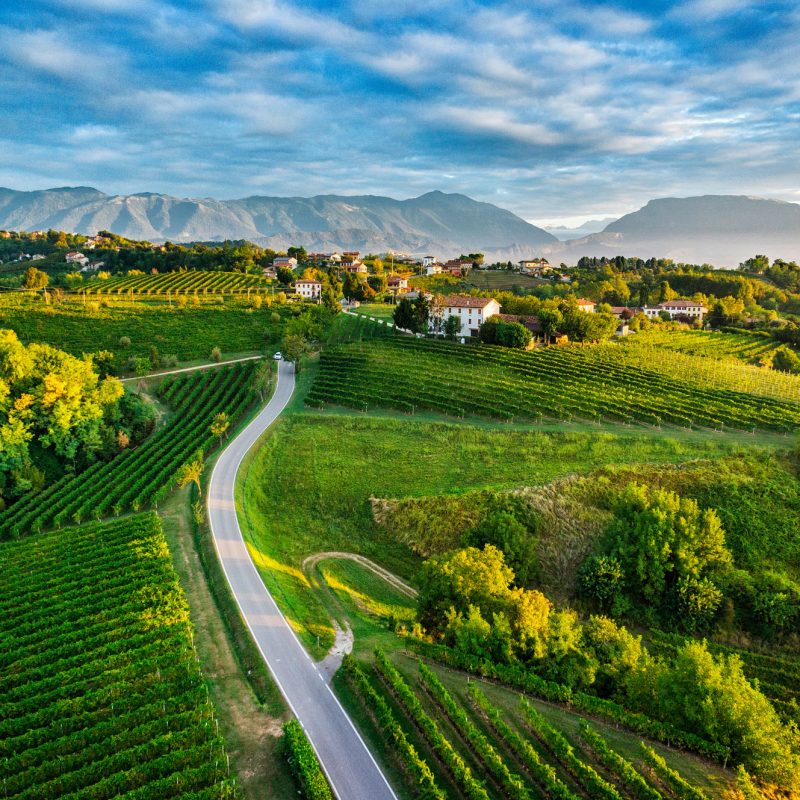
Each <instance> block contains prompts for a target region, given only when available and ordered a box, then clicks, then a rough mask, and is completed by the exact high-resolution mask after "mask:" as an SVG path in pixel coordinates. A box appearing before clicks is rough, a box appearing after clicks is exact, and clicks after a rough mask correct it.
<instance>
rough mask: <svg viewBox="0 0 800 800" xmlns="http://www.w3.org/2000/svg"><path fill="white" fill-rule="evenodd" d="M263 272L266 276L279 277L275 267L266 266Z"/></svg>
mask: <svg viewBox="0 0 800 800" xmlns="http://www.w3.org/2000/svg"><path fill="white" fill-rule="evenodd" d="M261 274H262V275H263V276H264V277H265V278H277V277H278V273H277V271H276V270H275V269H274V268H273V267H264V268H263V269H262V270H261Z"/></svg>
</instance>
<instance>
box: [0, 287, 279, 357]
mask: <svg viewBox="0 0 800 800" xmlns="http://www.w3.org/2000/svg"><path fill="white" fill-rule="evenodd" d="M276 310H278V309H277V308H267V307H266V306H264V307H263V308H260V309H256V308H254V307H253V305H252V303H251V302H249V301H247V300H246V299H234V298H225V299H223V298H216V299H212V300H206V299H200V300H198V302H197V304H196V305H195V303H194V302H193V301H191V300H190V301H189V302H188V303H186V305H184V306H183V307H181V306H179V305H178V303H177V302H173V303H172V304H170V303H169V302H167V301H166V299H161V300H141V301H131V300H118V299H104V300H99V299H95V300H92V299H89V300H88V301H86V302H85V303H84V300H83V299H82V298H77V297H75V296H67V297H66V298H65V299H64V300H63V302H61V303H58V304H56V303H54V302H52V303H51V304H50V305H47V304H46V303H45V302H43V301H42V299H41V297H38V296H33V295H27V294H15V295H3V296H0V328H11V329H12V330H14V331H16V332H17V335H18V336H19V338H20V339H21V340H22V341H23V342H24V343H26V344H27V343H29V342H45V343H47V344H52V345H54V346H56V347H59V348H61V349H62V350H66V351H67V352H68V353H71V354H72V355H76V356H80V355H82V354H83V353H96V352H98V351H101V350H103V351H109V352H112V353H113V354H114V361H113V363H114V366H115V367H116V369H117V370H118V371H119V370H124V369H125V367H126V365H127V361H128V359H129V358H130V357H131V356H135V357H148V356H149V355H150V348H151V347H155V348H156V349H157V350H158V351H159V353H160V354H161V355H173V356H175V357H176V358H177V359H178V360H179V361H193V360H199V359H203V360H207V359H209V358H210V356H211V351H212V349H213V348H215V347H219V348H220V350H221V351H222V353H223V354H224V355H226V356H228V355H231V356H233V355H236V354H242V353H252V352H260V351H263V350H264V349H265V348H266V347H267V346H269V344H270V343H272V342H276V341H278V339H279V338H280V333H279V329H280V322H274V321H273V319H272V314H273V313H274V311H276ZM126 339H127V340H130V344H127V343H126V341H125V340H126Z"/></svg>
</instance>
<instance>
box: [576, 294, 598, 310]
mask: <svg viewBox="0 0 800 800" xmlns="http://www.w3.org/2000/svg"><path fill="white" fill-rule="evenodd" d="M577 302H578V308H579V309H580V310H581V311H584V312H586V313H587V314H594V310H595V308H597V303H595V302H594V301H593V300H587V299H586V298H584V297H579V298H578V301H577Z"/></svg>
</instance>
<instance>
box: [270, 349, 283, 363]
mask: <svg viewBox="0 0 800 800" xmlns="http://www.w3.org/2000/svg"><path fill="white" fill-rule="evenodd" d="M272 357H273V358H274V359H275V360H276V361H280V360H281V359H282V358H283V356H282V355H281V351H280V350H278V352H277V353H275V355H274V356H272Z"/></svg>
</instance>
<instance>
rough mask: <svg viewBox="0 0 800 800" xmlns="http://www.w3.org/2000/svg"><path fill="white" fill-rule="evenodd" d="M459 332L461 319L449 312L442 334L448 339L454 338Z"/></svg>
mask: <svg viewBox="0 0 800 800" xmlns="http://www.w3.org/2000/svg"><path fill="white" fill-rule="evenodd" d="M459 333H461V320H460V319H459V318H458V317H457V316H455V315H454V314H451V315H450V316H449V317H448V318H447V319H446V320H445V323H444V335H445V336H446V337H447V338H448V339H455V338H456V337H457V336H458V335H459Z"/></svg>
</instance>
